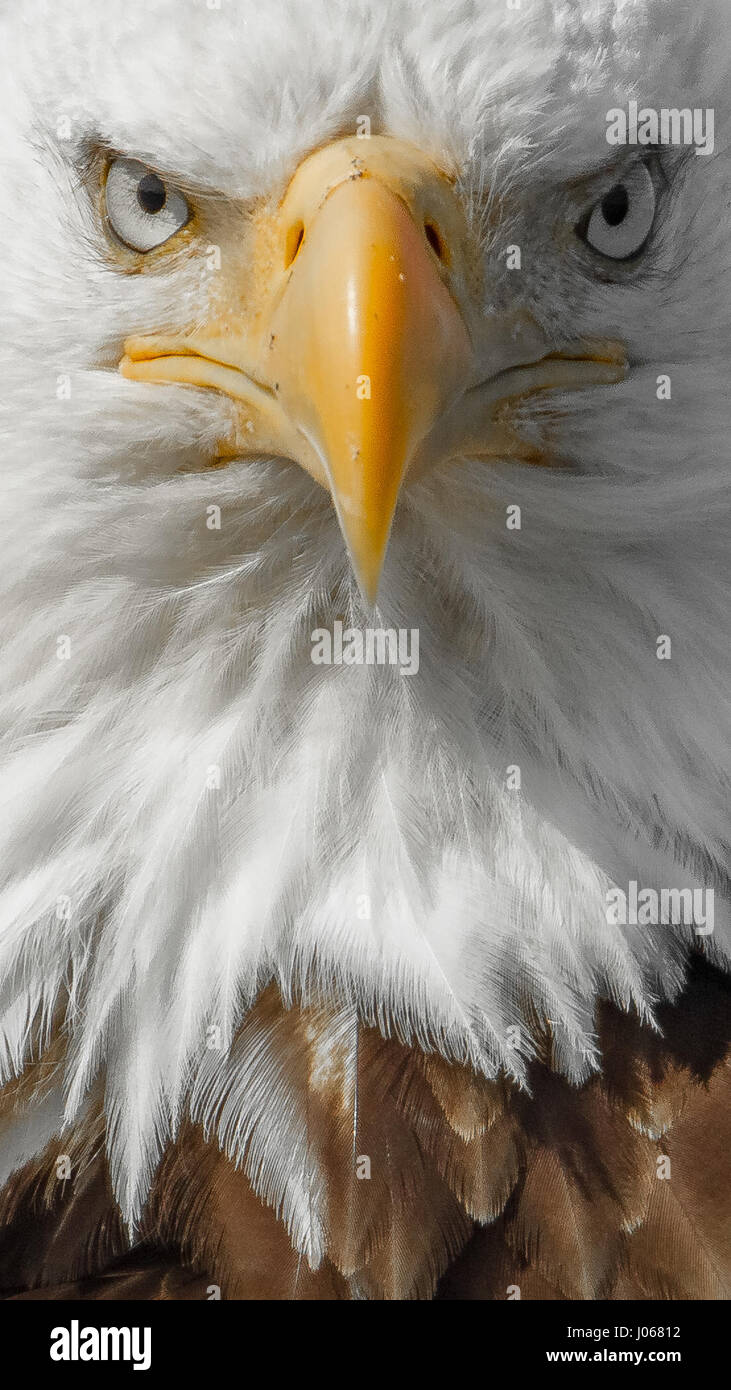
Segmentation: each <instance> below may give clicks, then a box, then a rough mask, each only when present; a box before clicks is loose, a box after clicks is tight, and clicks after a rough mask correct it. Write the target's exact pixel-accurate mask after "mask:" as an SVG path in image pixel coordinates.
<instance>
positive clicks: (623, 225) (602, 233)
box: [576, 164, 656, 261]
mask: <svg viewBox="0 0 731 1390" xmlns="http://www.w3.org/2000/svg"><path fill="white" fill-rule="evenodd" d="M655 204H656V197H655V184H654V182H653V178H652V174H651V173H650V171H649V169H648V168H647V165H646V164H636V165H635V167H634V168H633V169H631V170H629V172H628V173H627V174H626V175H625V176H624V178H623V179H622V181H621V183H615V185H614V187H613V188H610V190H609V192H608V193H605V194H604V197H603V198H602V199H601V201H600V202H598V203H596V204H595V206H594V207H593V208H592V209H591V211H590V212H589V213H588V214H587V216H586V217H585V218H584V219H583V220H582V221H581V222H580V223H579V225H578V227H577V229H576V230H577V232H578V233H579V236H580V237H582V238H583V240H584V241H586V242H587V243H588V245H589V246H591V247H593V249H594V250H595V251H599V252H600V253H601V255H602V256H607V257H608V258H609V259H610V260H612V261H629V260H632V259H633V257H635V256H637V255H639V253H640V251H642V249H643V247H644V245H645V242H646V241H647V239H648V237H649V235H650V232H651V231H652V225H653V222H654V221H655Z"/></svg>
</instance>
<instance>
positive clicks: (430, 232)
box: [424, 218, 449, 265]
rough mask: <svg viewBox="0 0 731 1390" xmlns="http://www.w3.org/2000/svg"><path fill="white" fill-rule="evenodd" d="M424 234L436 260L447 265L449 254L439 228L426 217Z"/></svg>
mask: <svg viewBox="0 0 731 1390" xmlns="http://www.w3.org/2000/svg"><path fill="white" fill-rule="evenodd" d="M424 235H425V237H426V239H427V241H428V242H429V245H430V246H431V249H432V251H433V252H434V255H435V256H436V258H437V260H439V261H441V262H442V265H448V264H449V256H448V253H447V248H446V245H445V243H444V241H443V240H442V236H441V233H440V231H439V228H438V227H437V226H436V224H435V223H434V222H432V221H430V220H429V219H428V218H427V220H426V221H425V223H424Z"/></svg>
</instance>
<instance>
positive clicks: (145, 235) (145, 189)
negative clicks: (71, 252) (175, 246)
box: [105, 159, 190, 251]
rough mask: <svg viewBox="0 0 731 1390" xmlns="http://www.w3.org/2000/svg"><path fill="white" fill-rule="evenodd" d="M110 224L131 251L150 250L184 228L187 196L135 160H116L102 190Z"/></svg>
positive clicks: (187, 208)
mask: <svg viewBox="0 0 731 1390" xmlns="http://www.w3.org/2000/svg"><path fill="white" fill-rule="evenodd" d="M105 198H106V207H107V217H108V218H109V224H110V226H111V228H112V230H113V232H114V233H115V235H116V236H118V237H119V240H120V241H122V242H124V245H125V246H129V247H130V248H131V249H132V250H133V251H152V250H153V249H154V247H156V246H162V244H163V242H165V241H169V239H170V237H172V236H174V235H175V233H176V232H179V231H180V229H181V227H184V226H185V224H186V222H187V221H188V219H189V217H190V208H189V206H188V202H187V199H186V198H185V197H184V196H183V194H182V193H181V192H180V190H179V189H177V188H170V187H168V185H167V184H166V183H164V182H163V180H162V179H161V178H160V177H159V176H158V175H157V174H156V173H154V172H153V170H152V169H148V168H147V165H145V164H141V163H140V162H139V160H137V159H115V160H113V161H112V163H111V164H110V166H109V169H108V171H107V182H106V189H105Z"/></svg>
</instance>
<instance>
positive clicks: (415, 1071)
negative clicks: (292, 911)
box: [0, 962, 731, 1300]
mask: <svg viewBox="0 0 731 1390" xmlns="http://www.w3.org/2000/svg"><path fill="white" fill-rule="evenodd" d="M728 1002H729V991H728V986H727V984H726V982H725V981H724V980H723V979H722V977H721V976H720V975H718V974H717V973H716V972H714V971H713V970H711V969H710V968H709V967H707V966H705V965H704V964H703V963H702V962H699V963H698V965H697V967H696V968H695V970H694V972H693V975H692V978H691V981H690V983H689V985H688V988H687V989H686V991H685V993H684V994H683V996H682V998H681V999H680V1001H679V1002H678V1004H676V1005H675V1006H664V1007H663V1009H662V1011H661V1024H662V1031H661V1032H659V1033H656V1032H653V1031H652V1030H650V1029H648V1028H646V1027H643V1026H641V1025H640V1024H639V1023H638V1021H637V1020H633V1019H631V1018H628V1017H627V1016H626V1015H621V1014H619V1013H618V1012H617V1011H616V1010H615V1009H613V1008H611V1007H609V1006H603V1007H602V1010H601V1016H600V1017H599V1018H598V1019H597V1031H598V1036H599V1041H600V1046H601V1052H602V1058H603V1068H602V1071H601V1073H599V1074H598V1075H597V1076H596V1077H594V1078H593V1079H592V1080H591V1081H590V1082H589V1083H587V1084H586V1085H584V1086H582V1087H573V1086H571V1085H570V1084H569V1083H568V1082H566V1081H565V1080H563V1079H561V1078H560V1077H558V1076H557V1075H556V1074H555V1073H554V1072H552V1071H551V1070H550V1068H549V1066H548V1064H547V1062H546V1060H545V1059H544V1060H542V1061H540V1062H537V1063H536V1064H535V1066H534V1067H533V1070H532V1073H531V1077H530V1089H529V1091H520V1090H518V1089H517V1088H515V1087H512V1086H510V1085H508V1084H507V1083H504V1082H502V1081H498V1082H487V1081H485V1080H484V1079H482V1078H480V1077H478V1076H476V1075H475V1074H473V1073H472V1072H471V1071H470V1070H469V1069H467V1068H464V1067H460V1066H455V1065H453V1064H450V1063H447V1062H445V1061H444V1060H443V1059H441V1058H440V1057H438V1056H434V1055H426V1054H424V1053H422V1052H420V1051H418V1050H415V1049H410V1048H407V1047H405V1046H403V1045H402V1044H401V1043H399V1042H396V1041H394V1040H386V1039H384V1038H382V1037H381V1036H380V1035H379V1034H378V1033H377V1032H376V1031H375V1030H372V1029H366V1028H363V1027H362V1026H360V1025H357V1024H356V1023H355V1022H354V1021H353V1020H352V1019H351V1020H348V1019H346V1020H345V1023H343V1020H342V1018H341V1017H336V1016H334V1015H333V1013H332V1012H331V1011H328V1010H327V1009H325V1008H323V1009H322V1010H316V1009H312V1008H308V1009H297V1008H292V1009H289V1010H285V1009H284V1008H283V1006H282V1004H281V1001H280V1000H279V997H278V995H276V993H275V992H274V991H273V990H269V991H266V992H265V994H264V995H262V997H261V999H260V1000H259V1002H258V1004H257V1005H256V1007H255V1009H254V1011H253V1013H252V1014H251V1015H250V1016H249V1018H248V1019H247V1024H246V1028H247V1029H248V1030H249V1033H250V1035H251V1036H256V1032H257V1030H265V1031H267V1032H268V1033H269V1034H271V1035H272V1037H275V1038H276V1048H277V1056H278V1058H279V1061H280V1062H281V1065H282V1067H283V1068H284V1070H285V1072H286V1076H287V1081H288V1084H289V1085H290V1086H291V1087H292V1088H293V1094H294V1093H295V1092H296V1093H297V1097H298V1100H299V1102H300V1103H301V1107H302V1113H304V1114H305V1115H306V1124H307V1133H308V1147H307V1153H308V1158H311V1162H312V1172H313V1174H314V1173H317V1174H318V1175H319V1177H318V1179H317V1182H318V1186H317V1191H316V1192H315V1191H314V1189H313V1201H317V1203H318V1212H319V1215H320V1219H321V1223H322V1227H323V1231H324V1247H325V1252H326V1253H325V1258H324V1259H323V1260H322V1261H321V1263H320V1265H319V1268H317V1269H312V1268H311V1267H310V1264H309V1263H308V1261H307V1259H306V1258H304V1257H303V1256H300V1255H299V1254H298V1253H297V1251H296V1250H295V1249H294V1248H293V1246H292V1243H291V1241H290V1238H289V1236H288V1234H287V1230H286V1227H285V1225H284V1223H283V1221H282V1219H280V1218H281V1214H280V1213H278V1212H276V1211H275V1210H273V1209H272V1208H271V1207H270V1206H269V1205H267V1203H266V1202H265V1201H263V1200H262V1199H261V1197H260V1196H259V1195H257V1192H256V1191H255V1190H254V1187H253V1186H252V1183H251V1181H250V1180H249V1178H248V1177H247V1176H246V1174H245V1172H244V1171H243V1169H242V1168H241V1167H239V1168H237V1167H236V1166H235V1165H234V1164H233V1163H232V1162H231V1160H230V1159H229V1158H228V1157H227V1156H226V1155H225V1154H224V1153H223V1152H222V1151H221V1149H220V1148H219V1146H218V1144H217V1143H216V1141H215V1139H214V1138H213V1137H212V1136H211V1135H210V1134H209V1133H208V1132H206V1133H204V1131H203V1129H202V1128H201V1126H200V1125H197V1124H194V1123H192V1122H188V1123H187V1124H186V1125H185V1126H184V1127H183V1128H182V1129H181V1130H180V1131H179V1133H178V1135H177V1138H176V1140H175V1143H174V1144H171V1145H170V1146H169V1148H168V1150H167V1152H166V1154H165V1156H164V1158H163V1161H162V1163H161V1165H160V1168H159V1170H158V1173H157V1177H156V1180H155V1183H154V1186H153V1190H152V1193H151V1195H150V1198H149V1201H148V1203H147V1207H146V1211H145V1217H144V1223H143V1228H142V1231H141V1233H140V1243H139V1244H137V1245H136V1246H135V1247H134V1248H133V1249H130V1248H129V1245H128V1240H127V1237H126V1235H125V1232H124V1229H123V1226H122V1223H121V1221H120V1219H119V1215H118V1212H117V1208H116V1205H115V1202H114V1199H113V1196H112V1192H111V1187H110V1182H109V1175H108V1172H107V1167H106V1160H105V1157H104V1142H103V1141H104V1124H103V1118H102V1109H101V1104H100V1102H99V1100H95V1101H94V1102H93V1103H90V1105H89V1108H88V1110H87V1113H86V1116H85V1119H84V1121H83V1123H82V1124H81V1125H79V1126H78V1127H77V1128H76V1130H75V1131H74V1133H73V1134H69V1135H65V1136H64V1139H63V1144H61V1142H60V1141H55V1142H54V1143H53V1144H52V1145H50V1146H49V1148H48V1149H47V1150H46V1151H45V1152H44V1153H43V1154H42V1155H41V1156H40V1158H38V1159H36V1160H34V1161H33V1163H30V1164H28V1165H27V1166H26V1167H25V1168H23V1169H21V1170H20V1171H18V1172H17V1173H15V1174H14V1175H13V1177H12V1178H11V1180H10V1181H9V1182H8V1183H7V1185H6V1187H5V1189H4V1190H3V1192H2V1194H0V1221H2V1236H1V1237H0V1287H1V1288H2V1292H3V1296H4V1297H5V1298H61V1299H67V1298H78V1297H82V1298H89V1299H112V1298H114V1299H125V1298H129V1299H138V1298H142V1299H204V1298H208V1297H211V1296H214V1295H215V1291H216V1288H218V1289H220V1292H221V1296H222V1297H224V1298H228V1299H232V1298H233V1299H317V1300H329V1299H352V1298H364V1297H365V1298H370V1299H409V1298H434V1297H437V1298H446V1299H495V1300H499V1299H505V1298H508V1297H516V1296H518V1292H517V1291H519V1296H520V1297H521V1298H523V1299H570V1298H578V1299H596V1298H610V1299H628V1298H639V1299H654V1298H661V1299H667V1298H671V1299H672V1298H691V1299H708V1298H711V1299H724V1298H728V1297H729V1295H730V1294H731V1220H730V1219H729V1218H730V1215H731V1212H730V1206H731V1204H730V1203H729V1199H728V1195H727V1184H726V1183H725V1174H726V1172H727V1161H728V1157H727V1156H728V1150H729V1141H730V1140H731V1134H730V1133H729V1132H728V1127H729V1118H728V1117H729V1113H730V1111H731V1107H729V1100H730V1099H731V1051H730V1050H729V1039H728V1033H729V1009H728ZM252 1030H253V1031H252ZM353 1030H356V1032H357V1036H356V1037H355V1039H354V1036H353ZM54 1047H55V1049H56V1051H55V1053H49V1054H47V1055H46V1056H45V1057H44V1059H43V1061H42V1062H41V1063H37V1064H35V1068H33V1069H29V1071H30V1072H31V1074H28V1075H26V1076H25V1077H24V1078H23V1080H22V1082H20V1083H15V1084H14V1086H13V1087H12V1088H11V1087H8V1088H6V1091H5V1092H4V1093H3V1094H2V1096H0V1106H2V1108H3V1109H2V1111H0V1123H2V1118H1V1116H2V1113H3V1112H4V1113H5V1114H7V1113H8V1111H9V1110H10V1109H12V1110H14V1111H15V1112H16V1113H17V1111H18V1109H19V1108H20V1109H22V1107H23V1105H25V1104H27V1103H28V1099H29V1097H30V1096H31V1095H32V1093H33V1087H34V1085H35V1084H36V1079H37V1078H38V1077H43V1078H44V1079H45V1078H47V1077H48V1074H49V1071H52V1069H53V1064H54V1062H55V1061H57V1058H58V1043H56V1044H54ZM33 1071H35V1072H36V1078H34V1076H33V1074H32V1072H33ZM60 1148H62V1149H63V1151H64V1152H66V1153H67V1154H68V1155H69V1158H70V1160H71V1166H72V1179H71V1180H69V1181H67V1182H62V1181H59V1179H58V1178H57V1176H56V1160H57V1156H58V1153H59V1149H60ZM364 1157H365V1158H367V1159H368V1160H369V1163H370V1176H367V1175H365V1174H364V1173H363V1167H362V1160H363V1158H364ZM313 1181H314V1180H313ZM212 1286H213V1288H212Z"/></svg>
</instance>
